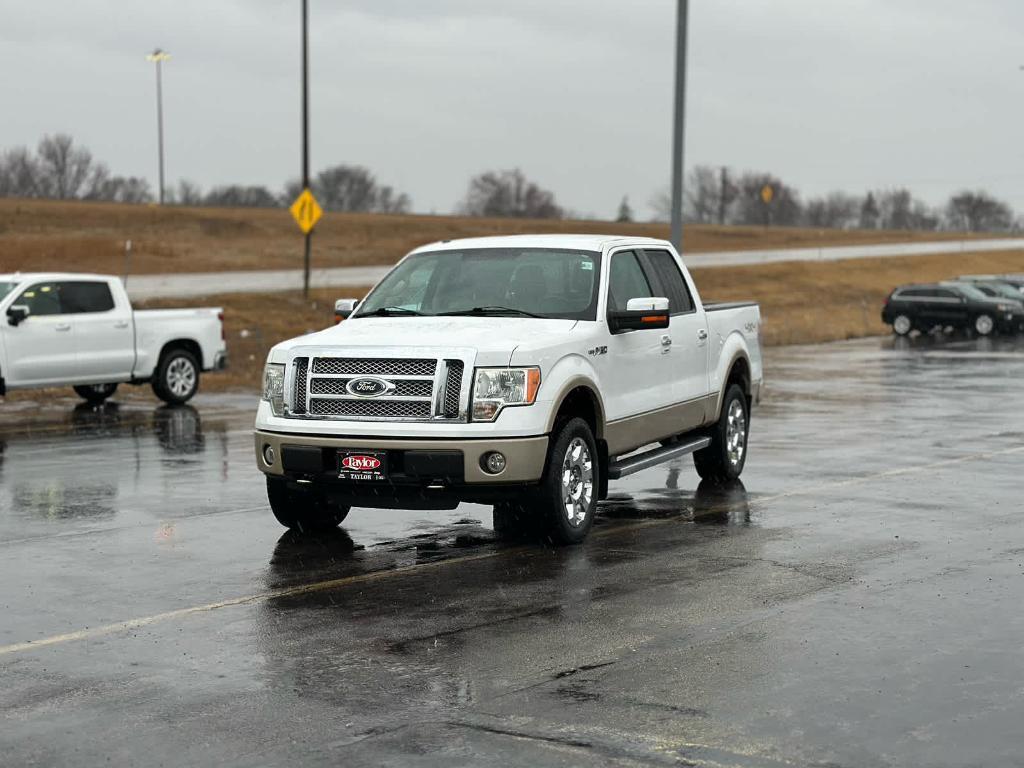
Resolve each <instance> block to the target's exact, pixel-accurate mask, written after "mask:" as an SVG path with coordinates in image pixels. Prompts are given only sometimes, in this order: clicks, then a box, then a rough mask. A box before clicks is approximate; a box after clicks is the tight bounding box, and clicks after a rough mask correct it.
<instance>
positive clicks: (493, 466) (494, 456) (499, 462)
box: [483, 451, 505, 475]
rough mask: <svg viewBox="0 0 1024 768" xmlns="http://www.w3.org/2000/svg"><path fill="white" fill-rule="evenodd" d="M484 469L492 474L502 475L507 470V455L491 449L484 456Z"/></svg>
mask: <svg viewBox="0 0 1024 768" xmlns="http://www.w3.org/2000/svg"><path fill="white" fill-rule="evenodd" d="M483 463H484V470H486V471H487V472H489V473H490V474H492V475H500V474H501V473H502V472H504V471H505V457H504V456H502V455H501V454H500V453H498V452H497V451H491V452H490V453H488V454H486V455H485V456H484V462H483Z"/></svg>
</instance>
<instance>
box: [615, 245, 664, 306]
mask: <svg viewBox="0 0 1024 768" xmlns="http://www.w3.org/2000/svg"><path fill="white" fill-rule="evenodd" d="M652 296H654V294H653V293H652V292H651V285H650V283H648V282H647V276H646V275H645V274H644V270H643V268H642V267H641V266H640V260H639V259H637V257H636V254H635V253H633V252H632V251H620V252H619V253H616V254H615V255H614V256H612V266H611V276H610V277H609V279H608V309H609V311H611V312H625V311H626V305H627V304H629V300H630V299H649V298H651V297H652Z"/></svg>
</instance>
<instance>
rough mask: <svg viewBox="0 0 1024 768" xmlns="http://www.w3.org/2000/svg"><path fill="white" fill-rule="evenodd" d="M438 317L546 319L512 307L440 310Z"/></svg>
mask: <svg viewBox="0 0 1024 768" xmlns="http://www.w3.org/2000/svg"><path fill="white" fill-rule="evenodd" d="M437 314H438V317H451V316H454V315H517V316H519V317H538V318H541V319H545V318H544V315H535V314H533V313H532V312H526V311H525V310H522V309H514V308H512V307H497V306H488V307H473V308H472V309H457V310H455V311H454V312H438V313H437Z"/></svg>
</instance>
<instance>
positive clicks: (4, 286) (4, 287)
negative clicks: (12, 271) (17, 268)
mask: <svg viewBox="0 0 1024 768" xmlns="http://www.w3.org/2000/svg"><path fill="white" fill-rule="evenodd" d="M16 285H17V283H5V282H0V301H3V300H4V297H5V296H7V294H8V293H10V292H11V291H13V290H14V287H15V286H16Z"/></svg>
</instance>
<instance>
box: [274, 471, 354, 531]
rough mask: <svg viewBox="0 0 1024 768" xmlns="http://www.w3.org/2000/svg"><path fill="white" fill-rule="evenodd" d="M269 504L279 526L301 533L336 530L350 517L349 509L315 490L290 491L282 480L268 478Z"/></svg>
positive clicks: (291, 489)
mask: <svg viewBox="0 0 1024 768" xmlns="http://www.w3.org/2000/svg"><path fill="white" fill-rule="evenodd" d="M267 500H268V501H269V502H270V509H271V511H273V513H274V517H276V518H277V522H279V523H280V524H281V525H283V526H284V527H285V528H290V529H292V530H296V531H300V532H301V533H318V532H322V531H330V530H333V529H335V528H337V527H338V525H339V524H340V523H341V522H342V521H343V520H344V519H345V518H346V517H348V513H349V507H347V506H344V505H342V504H334V503H332V502H330V501H329V500H328V499H327V497H326V496H325V495H324V494H323V493H320V492H318V491H317V490H316V489H312V488H311V489H310V490H308V491H306V490H299V489H296V488H289V487H288V483H287V482H286V481H285V480H284V479H283V478H280V477H268V478H267Z"/></svg>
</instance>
